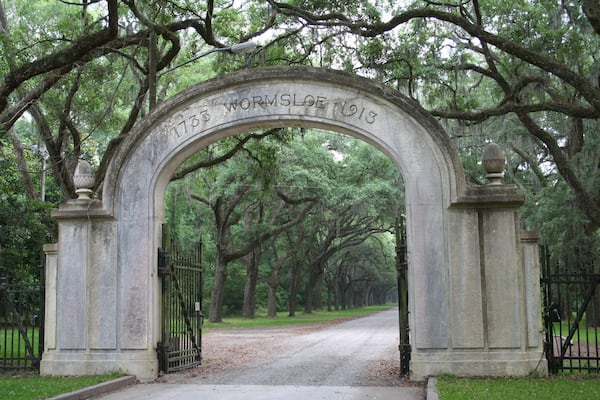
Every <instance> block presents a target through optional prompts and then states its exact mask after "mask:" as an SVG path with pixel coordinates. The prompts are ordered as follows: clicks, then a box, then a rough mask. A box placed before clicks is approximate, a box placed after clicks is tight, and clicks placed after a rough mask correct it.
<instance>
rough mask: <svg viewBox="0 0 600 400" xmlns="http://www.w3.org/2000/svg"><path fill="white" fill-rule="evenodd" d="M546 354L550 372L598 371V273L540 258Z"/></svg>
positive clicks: (599, 320) (599, 330)
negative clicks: (567, 266)
mask: <svg viewBox="0 0 600 400" xmlns="http://www.w3.org/2000/svg"><path fill="white" fill-rule="evenodd" d="M541 282H542V288H543V297H544V328H545V329H544V330H545V353H546V359H547V360H548V368H549V370H550V372H551V373H558V372H576V373H580V372H592V373H600V294H599V293H598V290H599V286H600V273H598V272H595V271H594V270H590V269H586V268H579V269H574V268H570V269H568V268H566V267H564V266H561V265H560V264H559V263H551V262H550V261H549V257H548V256H545V257H543V263H542V281H541Z"/></svg>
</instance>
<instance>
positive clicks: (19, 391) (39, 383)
mask: <svg viewBox="0 0 600 400" xmlns="http://www.w3.org/2000/svg"><path fill="white" fill-rule="evenodd" d="M120 376H122V374H109V375H98V376H78V377H65V376H60V377H57V376H39V375H34V374H24V375H0V391H1V392H0V398H2V399H3V400H37V399H46V398H48V397H52V396H56V395H58V394H61V393H67V392H71V391H73V390H77V389H81V388H84V387H88V386H93V385H96V384H98V383H101V382H106V381H109V380H112V379H116V378H118V377H120Z"/></svg>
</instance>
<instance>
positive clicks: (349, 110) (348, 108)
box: [223, 93, 377, 124]
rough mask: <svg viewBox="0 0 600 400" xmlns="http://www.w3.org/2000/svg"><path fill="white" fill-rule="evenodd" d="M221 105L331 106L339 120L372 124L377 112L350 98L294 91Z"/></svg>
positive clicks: (230, 108) (231, 107)
mask: <svg viewBox="0 0 600 400" xmlns="http://www.w3.org/2000/svg"><path fill="white" fill-rule="evenodd" d="M223 107H225V110H227V112H235V111H238V110H250V109H264V110H267V109H269V108H276V107H301V108H304V109H310V108H315V109H323V110H325V109H327V108H328V107H333V110H332V114H333V115H332V116H333V117H334V118H335V119H338V120H341V119H345V118H356V119H359V120H363V121H365V122H366V123H367V124H373V123H374V122H375V119H376V118H377V113H376V112H375V111H373V110H368V109H367V108H365V107H362V106H359V105H357V104H356V103H353V102H352V101H350V100H344V101H339V100H337V101H332V100H330V99H328V98H327V97H325V96H314V95H312V94H307V95H300V94H296V93H281V94H274V95H268V94H265V95H260V96H257V95H255V96H252V97H242V98H234V99H231V100H229V101H228V102H223Z"/></svg>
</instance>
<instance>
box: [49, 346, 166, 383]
mask: <svg viewBox="0 0 600 400" xmlns="http://www.w3.org/2000/svg"><path fill="white" fill-rule="evenodd" d="M111 372H122V373H125V374H127V375H134V376H135V377H136V378H137V379H139V380H140V381H152V380H154V379H156V377H157V375H158V359H157V357H156V352H150V353H149V352H147V351H108V352H104V351H65V350H63V351H52V350H51V351H46V352H44V354H43V355H42V361H41V364H40V375H100V374H107V373H111Z"/></svg>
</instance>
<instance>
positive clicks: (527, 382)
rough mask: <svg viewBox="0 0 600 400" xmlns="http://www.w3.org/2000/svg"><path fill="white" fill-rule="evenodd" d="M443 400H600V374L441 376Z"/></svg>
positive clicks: (440, 395) (439, 383)
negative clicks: (495, 377) (477, 377)
mask: <svg viewBox="0 0 600 400" xmlns="http://www.w3.org/2000/svg"><path fill="white" fill-rule="evenodd" d="M437 388H438V392H439V399H440V400H480V399H485V400H548V399H551V400H597V399H600V375H587V376H581V375H580V376H569V377H566V376H561V377H549V378H504V379H461V378H454V377H447V376H444V377H440V378H439V379H438V384H437Z"/></svg>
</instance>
